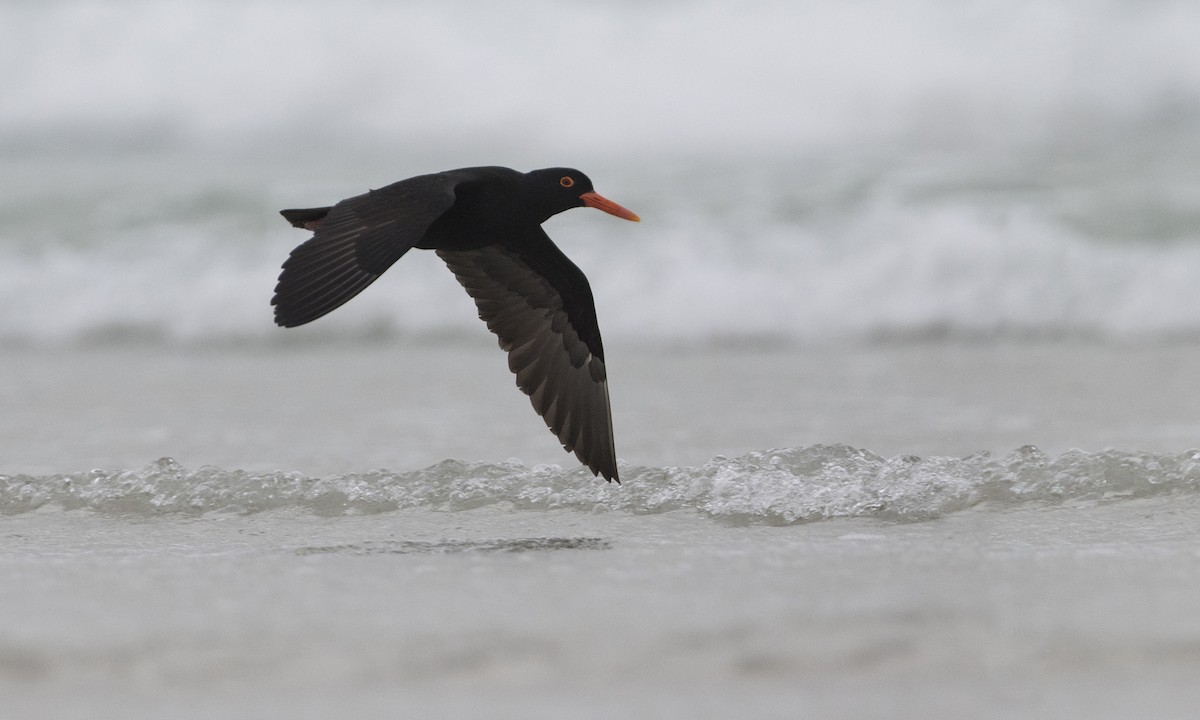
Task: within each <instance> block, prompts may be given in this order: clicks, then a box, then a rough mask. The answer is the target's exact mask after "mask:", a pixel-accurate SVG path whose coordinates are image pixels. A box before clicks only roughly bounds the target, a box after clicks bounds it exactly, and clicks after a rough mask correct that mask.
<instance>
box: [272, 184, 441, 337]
mask: <svg viewBox="0 0 1200 720" xmlns="http://www.w3.org/2000/svg"><path fill="white" fill-rule="evenodd" d="M463 180H464V178H462V177H460V176H458V175H455V174H454V173H438V174H434V175H420V176H417V177H414V178H409V179H408V180H401V181H400V182H398V183H394V184H392V185H388V186H387V187H384V188H380V189H379V190H372V191H370V192H368V193H366V194H364V195H357V196H355V197H352V198H348V199H346V200H343V201H341V202H339V203H338V204H337V205H334V206H333V207H332V208H330V209H329V211H328V214H326V215H324V216H323V217H320V218H315V217H314V218H310V217H308V216H307V215H306V216H304V217H300V216H299V215H297V213H300V214H303V213H306V212H310V211H294V210H286V211H284V212H283V215H284V217H285V218H287V219H288V220H289V221H290V222H292V223H293V224H296V223H298V222H299V226H307V227H310V228H315V230H316V232H315V234H314V235H313V236H312V238H310V239H309V240H308V241H307V242H305V243H304V244H302V245H300V246H299V247H297V248H296V249H295V250H293V251H292V254H291V256H289V257H288V259H287V261H285V262H284V263H283V272H281V273H280V275H279V283H278V284H277V285H276V286H275V297H273V298H272V299H271V304H272V305H274V306H275V322H276V324H278V325H282V326H284V327H295V326H296V325H303V324H304V323H307V322H311V321H313V320H316V319H317V318H319V317H321V316H322V315H324V314H326V313H328V312H330V311H331V310H334V309H335V308H337V307H338V306H340V305H342V304H343V303H345V302H346V301H347V300H349V299H350V298H352V297H354V296H355V295H357V294H358V293H360V292H362V290H363V288H365V287H367V286H368V285H370V284H371V283H372V282H374V281H375V279H376V278H378V277H379V276H380V275H382V274H383V272H384V271H385V270H387V269H388V268H389V267H391V266H392V264H393V263H395V262H396V261H397V260H399V259H400V257H401V256H402V255H404V253H406V252H408V250H409V249H410V248H411V247H413V245H415V244H417V243H418V242H420V240H421V237H422V236H423V235H424V234H425V231H426V230H427V229H428V228H429V226H430V225H431V224H432V223H433V221H434V220H436V219H437V218H438V217H440V216H441V215H442V213H444V212H446V210H447V209H448V208H449V207H450V206H451V205H453V204H454V198H455V189H456V187H457V186H458V185H459V184H460V183H461V182H463ZM318 211H319V209H318ZM318 211H311V212H318ZM289 214H290V215H289ZM297 218H299V220H297ZM301 221H305V222H301Z"/></svg>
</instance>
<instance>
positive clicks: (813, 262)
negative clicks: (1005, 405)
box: [0, 0, 1200, 347]
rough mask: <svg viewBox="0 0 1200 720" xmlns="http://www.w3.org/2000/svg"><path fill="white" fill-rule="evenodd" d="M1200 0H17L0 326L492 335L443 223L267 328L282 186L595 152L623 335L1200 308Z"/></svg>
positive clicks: (0, 217)
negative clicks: (299, 323) (298, 323)
mask: <svg viewBox="0 0 1200 720" xmlns="http://www.w3.org/2000/svg"><path fill="white" fill-rule="evenodd" d="M1198 31H1200V5H1198V4H1196V3H1194V2H1187V1H1183V0H1180V1H1171V0H1088V1H1086V2H1085V1H1082V0H1080V1H1074V0H1062V1H1059V2H1042V1H1032V0H1030V1H1025V0H1004V1H999V0H964V1H956V2H947V1H943V0H920V1H919V2H911V3H892V2H885V1H884V0H857V1H854V2H836V3H835V2H810V1H802V0H787V1H775V0H742V1H739V2H736V3H733V2H715V1H710V2H705V1H700V2H656V3H641V2H632V1H630V2H620V1H612V2H595V1H593V2H577V1H574V0H571V1H565V2H564V1H557V2H550V1H549V0H514V1H512V2H506V3H503V4H497V3H488V2H483V1H482V0H473V1H462V2H443V1H441V0H438V1H437V2H384V1H383V0H343V2H339V3H337V4H336V5H331V4H329V3H312V2H291V1H287V2H285V1H283V0H245V1H242V0H239V1H238V2H221V1H216V0H154V1H153V2H137V1H132V0H130V1H125V2H121V1H116V0H112V1H108V2H99V1H72V0H65V1H62V2H53V3H47V2H40V1H33V0H30V1H27V2H24V1H19V0H7V1H6V2H3V3H2V4H0V66H2V67H3V68H4V72H3V73H0V342H3V343H5V344H7V345H9V346H10V347H12V346H15V345H36V346H77V345H80V344H83V345H87V344H94V343H102V344H112V343H118V344H120V343H130V342H134V343H165V344H171V345H174V344H189V343H203V344H212V343H274V342H280V341H283V339H284V338H287V341H289V342H294V341H298V340H299V341H303V339H304V338H317V337H320V338H329V337H337V338H339V339H343V340H344V339H347V338H351V339H352V338H362V339H364V340H371V341H374V340H376V339H378V338H380V337H393V336H395V337H399V336H404V337H431V336H444V335H454V334H455V333H458V332H460V331H463V330H466V329H468V328H469V331H470V332H478V328H477V327H476V326H477V321H476V320H475V319H474V312H473V308H472V306H471V303H470V300H469V299H468V298H467V297H466V296H465V294H464V293H462V291H461V290H460V289H459V288H458V286H457V284H456V283H455V282H454V280H453V278H452V277H451V276H450V274H449V273H447V272H444V270H442V269H440V268H439V267H438V266H439V265H440V263H438V262H437V260H436V258H434V257H432V256H431V254H429V253H423V254H418V255H421V256H422V257H411V256H410V257H406V258H405V260H404V262H402V263H400V264H399V265H398V266H397V267H396V268H394V269H393V270H392V271H391V272H390V273H389V276H388V277H387V278H385V279H384V280H383V281H381V282H379V283H377V284H376V286H374V287H372V289H371V291H370V292H368V293H365V294H364V295H363V296H361V297H360V298H358V299H356V300H355V301H354V302H353V303H351V304H350V305H348V306H347V307H346V308H343V309H341V310H339V311H338V313H337V315H336V316H335V318H336V320H333V321H330V320H325V321H323V322H320V323H316V324H315V325H313V326H311V327H309V328H305V329H303V330H298V331H288V332H287V333H285V332H284V331H282V330H279V329H277V328H275V327H274V326H273V324H272V321H271V311H270V307H269V305H268V302H269V299H270V296H271V293H272V289H273V286H274V281H275V277H276V275H277V273H278V267H279V265H280V263H281V262H282V260H283V259H284V258H285V257H286V255H287V253H288V251H289V250H290V249H291V248H292V247H293V246H294V245H295V244H298V243H299V242H301V241H302V240H304V237H305V236H304V234H303V233H301V232H299V231H296V230H294V229H291V228H289V227H288V226H287V225H286V223H284V222H283V220H282V219H281V218H279V217H278V215H277V211H278V210H279V209H280V208H283V207H293V206H301V207H303V206H310V205H323V204H329V203H331V202H334V201H336V200H338V199H341V198H343V197H346V196H349V195H352V194H357V193H360V192H363V191H365V190H366V189H367V188H368V187H379V186H382V185H385V184H388V183H390V182H393V181H395V180H399V179H402V178H405V177H408V176H411V175H415V174H420V173H424V172H433V171H438V170H443V169H449V168H453V167H460V166H467V165H481V164H501V165H508V166H511V167H516V168H519V169H526V170H527V169H532V168H535V167H543V166H550V165H568V166H575V167H579V168H580V169H583V170H584V171H585V172H587V173H588V174H589V175H591V177H592V178H593V180H594V181H595V183H596V186H597V188H598V189H599V190H600V191H601V192H602V193H604V194H605V195H607V196H609V197H612V198H613V199H615V200H616V201H618V202H620V203H622V204H624V205H626V206H628V207H630V208H633V209H634V210H636V211H637V212H639V213H640V214H641V216H642V217H643V219H644V222H643V223H642V224H641V225H640V226H629V225H626V224H623V223H616V222H615V221H613V220H612V219H611V218H608V217H605V216H602V215H599V214H595V213H583V212H574V213H568V214H565V215H563V216H559V217H557V218H555V219H553V220H551V221H550V224H549V227H548V229H549V231H550V232H551V235H552V236H554V237H555V238H556V240H557V241H558V243H559V244H560V245H561V246H562V247H563V248H564V250H565V251H566V252H567V254H568V255H570V256H571V257H572V258H573V259H574V260H575V261H576V262H577V264H579V265H580V266H581V267H582V268H583V269H584V271H585V272H587V274H588V276H589V277H590V278H591V280H592V283H593V287H594V289H595V291H596V295H597V298H598V306H599V310H600V321H601V325H602V327H603V329H604V331H605V334H606V337H614V338H623V339H627V340H635V339H636V340H647V341H658V340H665V341H667V342H671V343H680V342H682V343H702V344H703V343H714V342H715V343H726V342H746V341H753V342H762V343H770V344H776V343H782V344H797V343H800V344H813V343H815V344H822V343H843V342H853V343H859V342H881V341H883V342H886V341H891V340H895V339H901V340H907V339H912V338H930V337H934V338H950V339H955V338H965V339H977V338H980V337H1005V338H1025V337H1037V338H1053V339H1056V340H1058V339H1064V340H1068V341H1075V340H1080V339H1085V340H1088V341H1092V340H1097V339H1099V340H1103V341H1117V342H1144V341H1152V340H1159V339H1174V338H1180V337H1195V336H1198V335H1200V282H1197V281H1196V279H1197V273H1198V272H1200V270H1197V268H1200V43H1198V42H1197V41H1196V37H1197V32H1198Z"/></svg>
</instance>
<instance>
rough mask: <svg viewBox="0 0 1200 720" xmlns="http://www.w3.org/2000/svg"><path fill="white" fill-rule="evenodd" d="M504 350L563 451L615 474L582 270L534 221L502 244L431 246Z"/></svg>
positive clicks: (596, 336) (600, 356)
mask: <svg viewBox="0 0 1200 720" xmlns="http://www.w3.org/2000/svg"><path fill="white" fill-rule="evenodd" d="M437 254H438V255H439V256H440V257H441V258H442V259H443V260H445V261H446V265H448V266H449V267H450V269H451V270H452V271H453V272H454V275H455V276H456V277H457V278H458V281H459V282H460V283H462V286H463V287H464V288H466V290H467V293H469V294H470V295H471V297H472V298H474V299H475V305H476V307H478V308H479V317H480V319H482V320H483V321H484V322H486V323H487V325H488V328H489V329H490V330H491V331H492V332H493V333H495V334H496V336H497V338H499V341H500V347H501V348H502V349H503V350H504V351H505V352H507V353H508V367H509V369H510V370H512V371H513V373H515V374H516V376H517V387H519V388H521V390H522V391H523V392H524V393H525V394H526V395H528V396H529V399H530V401H531V402H532V403H533V409H534V410H535V411H537V414H538V415H541V416H542V418H543V419H544V420H545V421H546V425H547V426H548V427H549V428H550V431H551V432H553V433H554V434H555V435H557V436H558V439H559V441H560V442H562V444H563V448H565V449H566V450H567V451H568V452H572V451H573V452H574V453H575V456H576V457H578V458H579V460H580V462H582V463H583V464H584V465H586V466H587V467H588V468H589V469H590V470H591V471H592V472H593V473H595V474H597V475H601V476H603V477H604V478H605V479H607V480H616V481H617V482H620V478H619V477H618V476H617V453H616V448H615V447H614V444H613V429H612V414H611V412H610V410H609V403H608V381H607V376H606V373H605V369H604V349H603V347H602V345H601V342H600V330H599V327H598V326H597V324H596V309H595V304H594V303H593V301H592V291H591V288H590V287H589V286H588V281H587V278H586V277H584V275H583V273H582V272H581V271H580V270H579V268H577V267H575V265H574V264H573V263H572V262H571V261H570V260H568V259H567V257H566V256H565V255H563V254H562V252H560V251H559V249H558V248H557V247H556V246H555V245H554V243H553V242H551V241H550V238H549V237H548V236H547V235H546V233H544V232H543V231H542V230H541V228H539V227H535V228H534V229H533V231H532V232H531V233H530V234H529V236H528V237H526V238H522V239H521V240H520V241H519V242H515V243H506V244H505V245H485V246H483V247H480V248H478V249H472V250H438V251H437Z"/></svg>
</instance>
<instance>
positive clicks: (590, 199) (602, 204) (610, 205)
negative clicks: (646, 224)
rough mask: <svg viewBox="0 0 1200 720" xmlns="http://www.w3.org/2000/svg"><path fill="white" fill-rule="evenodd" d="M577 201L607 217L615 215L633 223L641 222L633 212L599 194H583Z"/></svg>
mask: <svg viewBox="0 0 1200 720" xmlns="http://www.w3.org/2000/svg"><path fill="white" fill-rule="evenodd" d="M579 199H580V200H582V201H583V204H584V205H586V206H588V207H590V208H596V209H597V210H603V211H604V212H606V213H608V214H609V215H616V216H617V217H619V218H622V219H625V220H632V221H633V222H641V221H642V219H641V218H640V217H638V216H637V213H635V212H633V211H632V210H626V209H625V208H623V207H621V206H620V205H618V204H616V203H615V202H613V201H612V200H609V199H608V198H606V197H604V196H603V195H601V194H600V193H595V192H585V193H584V194H582V195H580V196H579Z"/></svg>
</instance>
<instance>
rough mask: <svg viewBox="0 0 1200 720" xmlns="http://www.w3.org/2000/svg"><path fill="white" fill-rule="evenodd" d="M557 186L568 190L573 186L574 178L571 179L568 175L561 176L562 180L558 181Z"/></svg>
mask: <svg viewBox="0 0 1200 720" xmlns="http://www.w3.org/2000/svg"><path fill="white" fill-rule="evenodd" d="M558 184H559V185H562V186H563V187H566V188H569V187H571V186H572V185H574V184H575V178H573V177H571V176H570V175H563V178H562V180H559V181H558Z"/></svg>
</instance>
